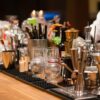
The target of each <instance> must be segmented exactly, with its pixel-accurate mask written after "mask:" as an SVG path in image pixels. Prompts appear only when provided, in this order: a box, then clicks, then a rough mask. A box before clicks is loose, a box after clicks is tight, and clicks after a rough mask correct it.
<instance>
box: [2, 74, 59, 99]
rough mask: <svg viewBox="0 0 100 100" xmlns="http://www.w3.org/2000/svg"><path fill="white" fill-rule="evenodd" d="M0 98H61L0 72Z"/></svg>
mask: <svg viewBox="0 0 100 100" xmlns="http://www.w3.org/2000/svg"><path fill="white" fill-rule="evenodd" d="M0 100H61V99H59V98H57V97H55V96H53V95H51V94H48V93H46V92H43V91H41V90H39V89H36V88H34V87H31V86H29V85H27V84H25V83H22V82H20V81H18V80H16V79H14V78H12V77H9V76H7V75H5V74H3V73H0Z"/></svg>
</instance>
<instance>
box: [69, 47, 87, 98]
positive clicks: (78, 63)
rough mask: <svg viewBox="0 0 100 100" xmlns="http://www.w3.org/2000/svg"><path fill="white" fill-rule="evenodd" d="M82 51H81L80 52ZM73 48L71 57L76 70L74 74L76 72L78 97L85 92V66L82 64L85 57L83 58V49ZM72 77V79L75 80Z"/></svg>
mask: <svg viewBox="0 0 100 100" xmlns="http://www.w3.org/2000/svg"><path fill="white" fill-rule="evenodd" d="M79 50H80V51H79ZM79 50H78V49H77V48H72V49H71V57H72V64H73V68H74V72H73V73H75V72H76V71H75V70H77V72H76V74H77V75H76V78H75V77H74V76H73V77H74V78H75V81H74V82H75V83H74V85H75V89H74V91H75V93H76V95H80V96H81V95H83V90H84V78H83V66H82V63H83V62H84V59H85V56H83V52H82V48H79ZM73 77H72V78H73Z"/></svg>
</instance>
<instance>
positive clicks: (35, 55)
mask: <svg viewBox="0 0 100 100" xmlns="http://www.w3.org/2000/svg"><path fill="white" fill-rule="evenodd" d="M31 53H32V60H31V62H30V65H29V67H30V69H31V71H32V74H33V75H36V76H37V75H38V74H42V72H43V69H44V58H45V56H44V53H45V49H44V48H37V47H36V48H33V49H32V50H31Z"/></svg>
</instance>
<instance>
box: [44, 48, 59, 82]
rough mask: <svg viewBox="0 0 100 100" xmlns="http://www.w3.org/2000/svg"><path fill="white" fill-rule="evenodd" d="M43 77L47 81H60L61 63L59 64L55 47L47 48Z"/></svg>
mask: <svg viewBox="0 0 100 100" xmlns="http://www.w3.org/2000/svg"><path fill="white" fill-rule="evenodd" d="M45 65H46V66H45V78H46V81H47V82H50V83H55V84H56V83H58V82H60V81H61V65H60V64H59V50H58V48H56V47H51V48H47V51H46V64H45Z"/></svg>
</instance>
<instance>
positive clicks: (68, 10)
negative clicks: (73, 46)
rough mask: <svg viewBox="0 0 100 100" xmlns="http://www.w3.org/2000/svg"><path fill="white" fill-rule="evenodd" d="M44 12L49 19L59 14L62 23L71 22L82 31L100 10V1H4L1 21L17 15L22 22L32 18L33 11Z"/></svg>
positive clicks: (0, 4) (0, 5)
mask: <svg viewBox="0 0 100 100" xmlns="http://www.w3.org/2000/svg"><path fill="white" fill-rule="evenodd" d="M41 9H42V10H44V11H45V17H46V18H47V19H50V18H52V16H53V15H55V14H59V15H60V17H61V21H62V22H63V21H65V20H66V21H70V22H71V23H72V25H73V26H74V27H76V28H78V29H80V30H83V27H84V26H86V24H87V22H90V23H92V21H93V20H94V19H95V17H96V14H97V12H98V11H99V10H100V0H2V1H1V3H0V19H4V18H5V16H6V15H17V16H18V18H19V20H20V21H23V20H25V19H26V18H27V17H29V16H30V13H31V11H32V10H41Z"/></svg>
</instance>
